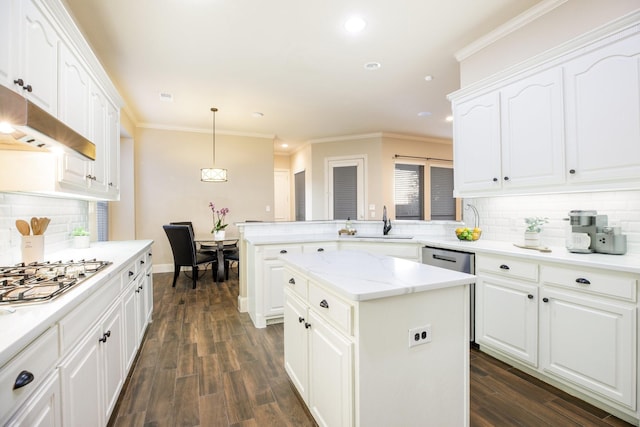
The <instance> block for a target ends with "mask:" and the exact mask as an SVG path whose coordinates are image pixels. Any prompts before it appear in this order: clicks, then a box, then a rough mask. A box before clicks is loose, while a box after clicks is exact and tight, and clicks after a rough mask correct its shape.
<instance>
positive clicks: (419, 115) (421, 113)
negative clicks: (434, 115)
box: [418, 111, 431, 117]
mask: <svg viewBox="0 0 640 427" xmlns="http://www.w3.org/2000/svg"><path fill="white" fill-rule="evenodd" d="M430 115H431V112H430V111H420V112H419V113H418V117H429V116H430Z"/></svg>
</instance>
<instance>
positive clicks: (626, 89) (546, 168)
mask: <svg viewBox="0 0 640 427" xmlns="http://www.w3.org/2000/svg"><path fill="white" fill-rule="evenodd" d="M638 28H640V27H638V26H635V27H634V26H631V27H628V28H626V29H622V30H620V29H617V32H613V31H612V34H610V35H609V36H607V37H605V38H597V40H595V41H593V42H591V44H587V45H584V44H583V45H581V46H580V47H579V48H577V49H573V50H572V51H570V52H566V51H564V52H554V55H551V54H549V56H548V57H549V58H550V59H549V60H548V61H547V62H541V63H540V64H538V65H536V66H535V67H532V68H528V69H523V70H519V72H518V73H517V74H514V72H513V71H511V72H508V71H505V72H504V73H501V74H499V75H496V76H494V77H492V78H491V79H490V83H486V84H484V85H483V84H482V83H478V84H477V87H474V88H470V89H463V90H461V91H459V92H458V93H455V94H452V95H451V97H450V98H451V99H452V105H453V113H454V174H455V175H454V177H455V178H454V181H455V189H454V194H455V195H456V196H457V197H478V196H485V195H499V194H532V193H554V192H572V191H585V190H604V189H609V190H612V189H637V188H640V33H639V31H640V30H639V29H638ZM594 38H595V36H594Z"/></svg>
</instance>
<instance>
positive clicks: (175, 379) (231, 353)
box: [109, 270, 630, 427]
mask: <svg viewBox="0 0 640 427" xmlns="http://www.w3.org/2000/svg"><path fill="white" fill-rule="evenodd" d="M172 277H173V274H172V273H161V274H154V276H153V279H154V312H153V323H152V324H151V325H150V326H149V329H148V330H147V333H146V337H145V340H144V342H143V345H142V350H141V351H140V353H139V355H138V359H137V361H136V364H135V368H134V369H133V371H132V373H131V374H130V378H129V380H128V382H127V384H126V385H125V389H124V390H123V391H122V393H121V396H120V400H119V402H118V406H117V407H116V409H115V411H114V415H113V416H112V418H111V421H110V423H109V424H110V425H115V426H234V427H236V426H237V427H241V426H242V427H254V426H255V427H264V426H278V427H280V426H292V427H293V426H295V427H301V426H313V425H315V424H314V422H313V420H312V418H311V416H310V415H309V414H308V412H307V411H306V409H305V407H304V405H303V404H302V403H301V402H300V401H299V400H298V398H297V395H296V394H295V392H294V389H293V386H292V385H291V384H290V383H289V381H288V379H287V376H286V373H285V371H284V367H283V366H284V363H283V329H282V325H281V324H280V325H272V326H269V327H267V328H265V329H256V328H254V327H253V324H252V323H251V320H250V319H249V316H248V315H247V314H246V313H239V312H238V310H237V308H236V306H237V296H238V280H237V275H236V271H235V270H234V271H233V272H232V273H231V280H229V281H227V282H224V283H220V284H215V283H213V282H212V277H211V271H210V270H208V271H207V274H206V275H205V276H204V277H203V278H201V279H200V280H199V281H198V287H197V288H196V289H195V290H194V289H191V280H190V279H188V278H187V277H186V276H185V275H184V274H181V276H180V278H179V280H178V283H177V285H176V288H172V287H171V280H172ZM516 425H517V426H536V427H537V426H628V425H630V424H627V423H625V422H624V421H622V420H620V419H618V418H615V417H613V416H611V415H609V414H607V413H606V412H604V411H602V410H600V409H597V408H595V407H593V406H590V405H588V404H586V403H584V402H582V401H580V400H578V399H576V398H573V397H571V396H569V395H567V394H566V393H563V392H561V391H559V390H557V389H555V388H553V387H551V386H549V385H546V384H544V383H542V382H540V381H538V380H536V379H535V378H532V377H530V376H528V375H526V374H524V373H522V372H520V371H518V370H516V369H513V368H511V367H510V366H508V365H506V364H504V363H502V362H499V361H497V360H495V359H493V358H491V357H489V356H487V355H485V354H483V353H480V352H478V351H475V350H472V351H471V426H516ZM363 427H368V426H363ZM384 427H387V426H384ZM388 427H392V426H388Z"/></svg>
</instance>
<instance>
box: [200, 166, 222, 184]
mask: <svg viewBox="0 0 640 427" xmlns="http://www.w3.org/2000/svg"><path fill="white" fill-rule="evenodd" d="M226 180H227V170H226V169H219V168H204V169H200V181H203V182H225V181H226Z"/></svg>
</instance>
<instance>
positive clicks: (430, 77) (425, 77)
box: [424, 75, 433, 82]
mask: <svg viewBox="0 0 640 427" xmlns="http://www.w3.org/2000/svg"><path fill="white" fill-rule="evenodd" d="M424 79H425V80H426V81H428V82H430V81H431V80H433V76H432V75H426V76H424Z"/></svg>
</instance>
